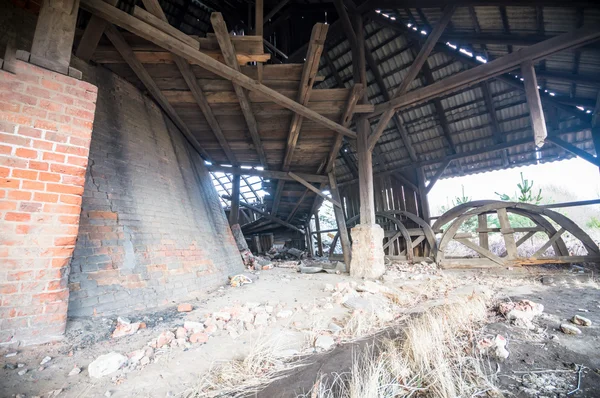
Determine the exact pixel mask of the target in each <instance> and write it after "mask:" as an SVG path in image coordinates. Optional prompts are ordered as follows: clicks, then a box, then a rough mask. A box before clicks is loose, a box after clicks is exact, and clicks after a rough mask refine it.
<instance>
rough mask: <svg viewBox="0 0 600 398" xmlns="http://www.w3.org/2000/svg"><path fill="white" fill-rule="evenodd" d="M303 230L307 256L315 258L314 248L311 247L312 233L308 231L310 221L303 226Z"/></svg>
mask: <svg viewBox="0 0 600 398" xmlns="http://www.w3.org/2000/svg"><path fill="white" fill-rule="evenodd" d="M304 230H305V232H306V246H307V247H308V254H309V255H310V257H314V256H315V248H314V247H313V237H312V232H311V230H310V219H309V220H308V222H307V223H306V224H304Z"/></svg>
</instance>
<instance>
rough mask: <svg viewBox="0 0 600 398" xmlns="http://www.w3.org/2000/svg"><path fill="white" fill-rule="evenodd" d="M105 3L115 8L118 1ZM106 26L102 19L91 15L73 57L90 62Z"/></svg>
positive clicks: (112, 0) (107, 0)
mask: <svg viewBox="0 0 600 398" xmlns="http://www.w3.org/2000/svg"><path fill="white" fill-rule="evenodd" d="M105 1H106V2H107V3H108V4H110V5H112V6H116V5H117V2H118V0H105ZM107 24H108V22H106V21H105V20H104V19H102V18H100V17H97V16H96V15H92V18H90V21H89V22H88V24H87V26H86V27H85V30H84V31H83V36H81V40H79V44H78V45H77V51H76V52H75V55H76V56H77V57H78V58H80V59H82V60H84V61H85V62H90V59H92V55H93V54H94V51H96V48H97V47H98V43H100V39H101V38H102V34H104V29H105V28H106V25H107Z"/></svg>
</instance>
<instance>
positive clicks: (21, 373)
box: [19, 369, 27, 376]
mask: <svg viewBox="0 0 600 398" xmlns="http://www.w3.org/2000/svg"><path fill="white" fill-rule="evenodd" d="M25 373H27V369H23V370H20V371H19V376H24V375H25Z"/></svg>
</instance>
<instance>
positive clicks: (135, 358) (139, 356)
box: [129, 350, 146, 364]
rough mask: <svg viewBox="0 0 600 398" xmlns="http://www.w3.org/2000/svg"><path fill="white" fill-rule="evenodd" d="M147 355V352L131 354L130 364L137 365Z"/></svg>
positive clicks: (141, 351)
mask: <svg viewBox="0 0 600 398" xmlns="http://www.w3.org/2000/svg"><path fill="white" fill-rule="evenodd" d="M145 355H146V350H136V351H134V352H132V353H131V354H130V356H129V363H130V364H136V363H138V362H139V361H141V360H142V358H143V357H144V356H145Z"/></svg>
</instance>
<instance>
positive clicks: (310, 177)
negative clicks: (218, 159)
mask: <svg viewBox="0 0 600 398" xmlns="http://www.w3.org/2000/svg"><path fill="white" fill-rule="evenodd" d="M206 168H207V169H208V171H212V172H216V173H225V174H233V175H248V176H257V177H262V178H267V179H277V180H286V181H294V179H293V178H292V177H290V176H289V175H288V173H287V172H285V171H280V170H257V169H245V168H240V167H224V166H218V165H215V164H211V165H207V166H206ZM296 175H298V176H300V177H302V178H303V179H305V180H306V181H309V182H314V183H319V184H326V183H327V182H328V181H329V179H328V178H327V176H324V175H317V174H308V173H296Z"/></svg>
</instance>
